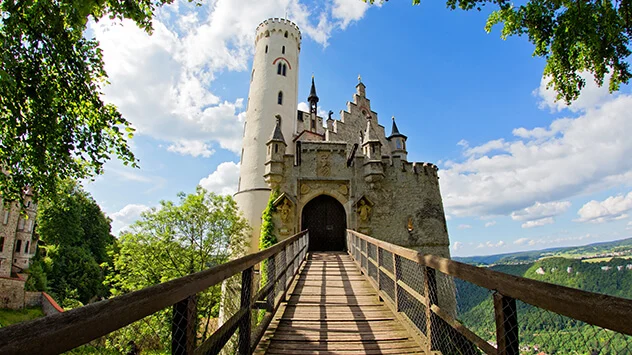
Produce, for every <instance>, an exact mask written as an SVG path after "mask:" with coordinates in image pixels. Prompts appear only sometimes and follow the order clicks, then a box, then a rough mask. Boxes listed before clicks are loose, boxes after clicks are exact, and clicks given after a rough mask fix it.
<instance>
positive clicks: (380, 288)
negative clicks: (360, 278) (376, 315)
mask: <svg viewBox="0 0 632 355" xmlns="http://www.w3.org/2000/svg"><path fill="white" fill-rule="evenodd" d="M375 249H376V255H377V291H378V292H377V296H378V297H379V298H380V301H381V300H382V297H381V296H380V291H381V290H382V278H381V277H380V266H381V265H382V263H380V247H378V246H377V245H376V246H375Z"/></svg>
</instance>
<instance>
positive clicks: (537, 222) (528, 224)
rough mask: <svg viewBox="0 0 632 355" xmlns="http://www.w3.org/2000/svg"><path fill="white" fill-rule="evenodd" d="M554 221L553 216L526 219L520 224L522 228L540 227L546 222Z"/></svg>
mask: <svg viewBox="0 0 632 355" xmlns="http://www.w3.org/2000/svg"><path fill="white" fill-rule="evenodd" d="M553 222H555V221H554V220H553V217H546V218H540V219H536V220H533V221H527V222H525V223H523V224H522V228H533V227H542V226H545V225H547V224H553Z"/></svg>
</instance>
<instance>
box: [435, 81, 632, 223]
mask: <svg viewBox="0 0 632 355" xmlns="http://www.w3.org/2000/svg"><path fill="white" fill-rule="evenodd" d="M600 90H605V91H606V92H607V88H603V89H600ZM591 93H592V91H591V90H590V89H589V90H587V92H585V93H583V94H582V95H590V94H591ZM599 93H601V91H599ZM595 95H596V97H597V98H598V99H599V100H601V101H599V104H594V102H595V101H594V100H588V99H587V98H585V99H584V101H582V102H586V103H585V104H582V105H583V106H582V108H585V109H583V110H579V109H578V111H577V117H576V118H568V117H565V118H560V119H556V120H554V121H553V122H552V123H551V124H550V125H549V126H548V127H536V128H530V129H527V128H524V127H522V128H517V129H515V130H514V131H513V133H514V138H513V139H508V140H502V139H495V140H492V141H490V142H487V143H483V144H481V145H478V146H475V147H472V146H471V144H468V143H467V142H464V141H462V142H460V143H459V144H460V145H461V146H462V147H463V158H462V160H461V161H447V162H445V163H444V164H443V165H444V166H443V167H442V169H441V170H440V171H439V174H440V177H441V182H442V185H441V187H442V191H443V198H444V203H445V206H446V212H448V213H450V214H452V215H454V216H457V217H463V216H485V215H510V214H511V213H512V212H514V211H520V210H523V209H526V208H527V207H529V206H532V205H534V204H536V202H540V203H541V204H543V205H545V206H546V204H547V203H551V202H554V201H561V200H566V199H569V198H571V197H574V196H577V195H579V194H582V193H586V192H592V191H595V190H598V189H605V188H610V187H613V186H618V185H620V184H621V183H628V182H629V181H631V179H632V159H628V158H627V157H629V156H632V140H631V139H629V137H630V136H632V110H630V109H629V108H630V107H632V96H631V95H623V94H622V95H618V96H604V95H601V94H598V95H597V94H595ZM588 102H591V104H590V105H592V106H590V105H589V104H588ZM540 207H542V206H540ZM566 208H567V207H566ZM541 218H545V215H542V216H541ZM544 222H547V220H545V221H540V222H539V223H544ZM532 224H533V223H531V224H530V225H532Z"/></svg>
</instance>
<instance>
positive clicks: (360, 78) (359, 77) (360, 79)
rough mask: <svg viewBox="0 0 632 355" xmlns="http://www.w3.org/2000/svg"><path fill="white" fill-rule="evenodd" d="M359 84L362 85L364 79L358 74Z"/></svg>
mask: <svg viewBox="0 0 632 355" xmlns="http://www.w3.org/2000/svg"><path fill="white" fill-rule="evenodd" d="M358 82H359V83H361V82H362V77H361V76H360V74H358Z"/></svg>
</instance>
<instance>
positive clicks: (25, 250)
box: [0, 192, 37, 309]
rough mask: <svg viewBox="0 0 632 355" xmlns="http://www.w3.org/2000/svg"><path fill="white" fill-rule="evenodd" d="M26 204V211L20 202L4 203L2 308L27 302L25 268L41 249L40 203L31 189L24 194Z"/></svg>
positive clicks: (0, 206)
mask: <svg viewBox="0 0 632 355" xmlns="http://www.w3.org/2000/svg"><path fill="white" fill-rule="evenodd" d="M2 202H4V201H2ZM24 205H25V207H26V209H25V210H24V212H23V213H22V212H21V207H20V205H19V204H18V203H16V202H7V203H6V204H5V203H0V308H13V309H16V308H22V307H23V306H24V302H25V291H24V284H25V282H26V279H27V274H26V273H25V270H26V269H28V267H29V265H30V264H31V259H32V258H33V257H34V256H35V251H36V250H37V239H35V238H34V230H35V217H36V215H37V206H36V205H35V203H34V202H33V196H32V194H31V193H30V192H27V193H26V194H25V196H24Z"/></svg>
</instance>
